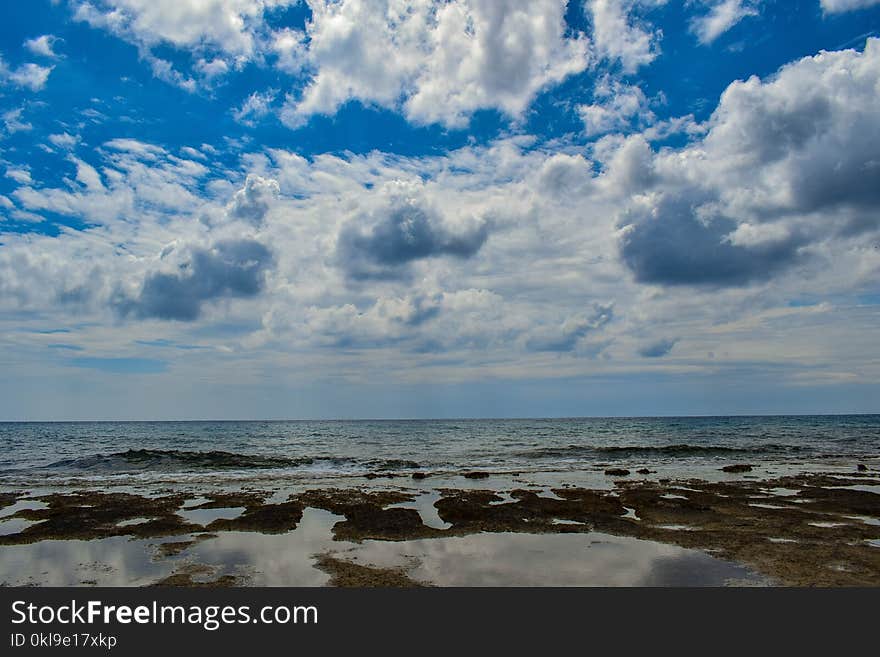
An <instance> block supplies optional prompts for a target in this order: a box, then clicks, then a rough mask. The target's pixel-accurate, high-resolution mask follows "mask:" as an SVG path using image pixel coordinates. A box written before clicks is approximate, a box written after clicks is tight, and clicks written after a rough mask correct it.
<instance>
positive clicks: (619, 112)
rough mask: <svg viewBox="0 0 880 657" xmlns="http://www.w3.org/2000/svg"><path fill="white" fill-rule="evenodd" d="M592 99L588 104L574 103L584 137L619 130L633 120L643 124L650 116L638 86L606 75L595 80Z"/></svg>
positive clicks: (651, 119) (647, 122)
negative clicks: (582, 127) (582, 126)
mask: <svg viewBox="0 0 880 657" xmlns="http://www.w3.org/2000/svg"><path fill="white" fill-rule="evenodd" d="M593 100H594V101H596V102H594V103H593V104H591V105H579V106H578V107H577V112H578V114H579V115H580V117H581V120H583V122H584V133H585V134H586V135H587V136H588V137H592V136H595V135H600V134H603V133H606V132H612V131H615V130H623V129H625V128H627V127H630V126H632V125H633V123H635V124H636V126H638V124H643V125H647V124H649V123H651V122H652V121H653V120H654V113H653V112H652V111H651V109H650V108H649V107H648V99H647V98H646V97H645V94H644V92H643V91H642V90H641V89H640V88H639V87H637V86H634V85H629V84H626V83H623V82H621V81H620V80H613V79H612V78H611V77H610V76H607V75H606V76H604V77H602V78H600V79H599V81H598V82H597V83H596V86H595V88H594V90H593Z"/></svg>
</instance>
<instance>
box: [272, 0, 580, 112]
mask: <svg viewBox="0 0 880 657" xmlns="http://www.w3.org/2000/svg"><path fill="white" fill-rule="evenodd" d="M565 5H566V2H565V1H564V0H535V1H533V2H528V3H522V2H517V1H515V0H454V1H452V2H448V3H444V4H442V5H439V6H438V5H437V4H436V3H434V2H431V1H430V0H413V1H412V2H406V3H394V2H392V3H389V2H385V1H382V0H343V1H342V2H329V1H327V0H313V1H312V2H310V6H311V8H312V13H313V19H312V21H311V22H310V23H309V25H308V27H307V30H308V39H309V48H308V52H307V54H306V56H305V61H306V63H307V65H308V68H309V69H310V70H312V71H313V76H312V78H311V80H310V82H309V84H308V85H307V87H306V89H305V91H304V92H303V94H302V97H301V98H295V97H292V96H289V97H288V101H287V104H286V106H285V108H284V111H283V112H282V119H283V120H284V121H285V123H287V124H288V125H291V126H297V125H300V124H301V123H303V122H304V121H305V120H306V119H307V118H308V117H309V116H311V115H312V114H332V113H334V112H335V111H336V109H337V108H338V107H339V106H340V105H342V104H344V103H345V102H347V101H348V100H352V99H354V100H359V101H361V102H363V103H365V104H376V105H380V106H383V107H388V108H395V109H396V108H398V107H399V105H400V103H401V100H403V111H404V113H405V115H406V116H407V118H409V119H410V120H412V121H414V122H416V123H442V124H445V125H448V126H456V127H460V126H462V125H464V124H465V123H466V122H467V119H468V117H469V116H470V115H471V114H472V113H473V112H474V111H476V110H479V109H498V110H500V111H501V112H504V113H506V114H508V115H509V116H512V117H515V118H516V117H519V116H520V115H521V114H522V112H523V111H524V110H525V108H526V107H527V106H528V104H529V103H530V102H531V100H532V99H533V98H534V96H535V94H537V93H538V92H539V91H540V90H541V89H542V88H544V87H546V86H548V85H551V84H555V83H558V82H560V81H561V80H563V79H565V78H566V77H568V76H569V75H572V74H574V73H578V72H580V71H583V70H584V69H585V68H586V67H587V64H588V47H587V41H586V39H585V38H584V37H583V35H570V36H567V35H566V32H565V25H564V19H563V17H564V13H565ZM292 47H293V46H292ZM296 52H297V55H296V60H295V61H297V62H298V61H299V60H300V58H301V57H302V54H301V53H299V51H296Z"/></svg>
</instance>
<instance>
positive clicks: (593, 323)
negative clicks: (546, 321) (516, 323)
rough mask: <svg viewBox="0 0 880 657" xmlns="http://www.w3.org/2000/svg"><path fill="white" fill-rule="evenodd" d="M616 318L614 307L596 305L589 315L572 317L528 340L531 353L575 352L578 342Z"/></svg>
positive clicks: (543, 329)
mask: <svg viewBox="0 0 880 657" xmlns="http://www.w3.org/2000/svg"><path fill="white" fill-rule="evenodd" d="M613 317H614V307H613V306H612V305H610V304H609V305H599V304H597V305H595V306H594V307H593V311H592V312H591V313H590V314H588V315H581V316H576V317H571V318H569V319H568V320H566V321H565V322H564V323H563V324H562V325H561V326H558V327H552V328H542V329H539V330H537V331H535V332H534V333H533V334H532V335H531V336H530V337H529V338H528V339H527V340H526V348H527V349H528V350H529V351H556V352H566V351H574V349H575V348H576V347H577V346H578V342H579V341H580V340H581V338H583V337H584V336H586V335H587V334H588V333H590V332H591V331H597V330H599V329H601V328H602V327H603V326H605V325H606V324H607V323H608V322H610V321H611V319H612V318H613Z"/></svg>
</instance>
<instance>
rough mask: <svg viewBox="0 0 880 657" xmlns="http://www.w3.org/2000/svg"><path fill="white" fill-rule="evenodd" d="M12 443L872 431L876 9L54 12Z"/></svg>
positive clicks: (3, 279) (0, 216)
mask: <svg viewBox="0 0 880 657" xmlns="http://www.w3.org/2000/svg"><path fill="white" fill-rule="evenodd" d="M3 13H4V20H3V24H2V26H0V420H90V419H145V420H160V419H297V418H304V419H306V418H380V417H385V418H413V417H549V416H590V415H598V416H611V415H630V416H631V415H722V414H766V413H870V412H880V340H878V338H880V335H878V329H880V0H796V1H785V2H783V1H781V0H571V1H569V2H566V1H565V0H530V1H529V2H522V1H519V0H442V1H437V0H33V1H32V2H5V3H4V8H3Z"/></svg>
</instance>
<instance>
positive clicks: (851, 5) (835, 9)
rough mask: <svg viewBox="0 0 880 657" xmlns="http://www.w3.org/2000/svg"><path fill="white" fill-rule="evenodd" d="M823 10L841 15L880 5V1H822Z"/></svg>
mask: <svg viewBox="0 0 880 657" xmlns="http://www.w3.org/2000/svg"><path fill="white" fill-rule="evenodd" d="M820 2H821V4H822V10H823V11H825V12H827V13H829V14H840V13H843V12H846V11H855V10H856V9H866V8H867V7H873V6H874V5H878V4H880V0H820Z"/></svg>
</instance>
